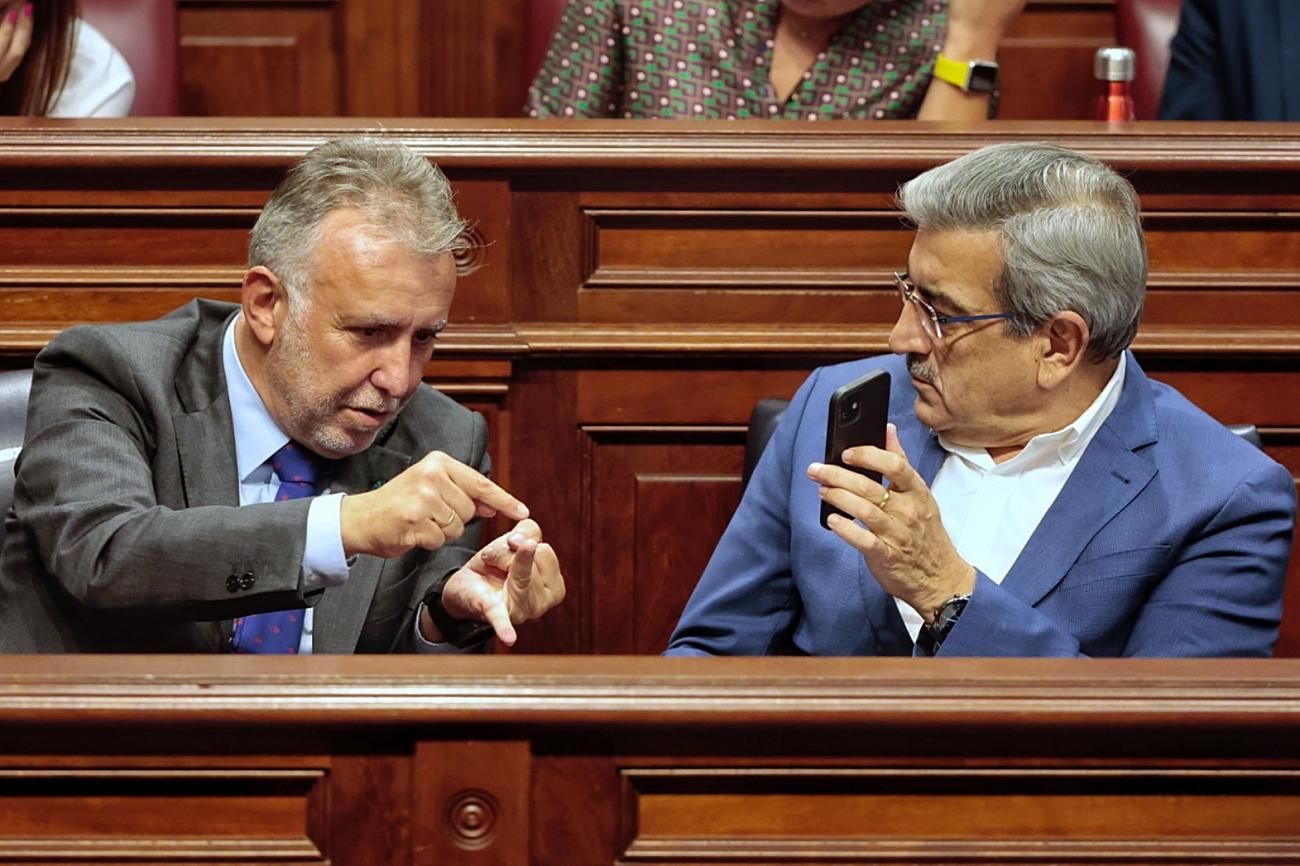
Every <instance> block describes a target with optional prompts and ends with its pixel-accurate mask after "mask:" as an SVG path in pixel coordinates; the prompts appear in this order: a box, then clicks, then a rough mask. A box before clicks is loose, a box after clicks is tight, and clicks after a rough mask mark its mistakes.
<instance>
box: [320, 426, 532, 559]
mask: <svg viewBox="0 0 1300 866" xmlns="http://www.w3.org/2000/svg"><path fill="white" fill-rule="evenodd" d="M498 513H500V514H504V515H505V516H506V517H508V518H510V519H511V520H514V521H519V520H523V519H525V518H526V517H528V508H527V507H526V506H525V505H524V504H523V503H522V502H520V501H519V500H518V499H515V498H514V497H513V496H511V495H510V494H509V493H507V492H506V491H504V490H502V489H501V488H500V487H498V486H497V485H496V484H493V483H492V482H491V481H489V480H488V479H487V477H486V476H484V475H482V474H481V473H479V472H477V471H475V470H474V469H471V468H470V467H468V466H466V465H465V464H464V463H461V462H460V461H458V460H456V459H455V458H452V457H449V456H448V455H446V454H444V453H442V452H441V451H431V452H430V453H429V454H427V455H426V456H425V457H424V459H423V460H421V461H420V462H419V463H416V464H415V465H414V466H411V467H409V468H407V469H406V470H405V471H404V472H402V474H400V475H398V476H397V477H396V478H394V479H392V480H391V481H389V482H388V483H387V484H385V485H384V486H383V487H380V488H379V489H378V490H371V491H370V492H368V493H359V494H356V495H354V496H345V497H343V502H342V505H341V506H340V514H339V522H340V524H341V527H340V528H341V529H342V533H343V550H344V552H345V553H346V554H347V555H348V556H352V555H353V554H356V553H368V554H371V555H373V556H381V557H384V558H385V559H387V558H391V557H394V556H400V555H401V554H403V553H406V552H407V551H408V550H410V549H412V548H415V547H422V548H424V549H425V550H437V549H438V548H440V547H442V546H443V545H444V544H446V543H448V542H450V541H455V540H456V539H458V538H460V537H461V535H462V534H464V532H465V524H467V523H469V522H470V521H471V520H473V519H474V516H475V515H476V514H477V515H478V516H480V517H493V516H495V515H496V514H498Z"/></svg>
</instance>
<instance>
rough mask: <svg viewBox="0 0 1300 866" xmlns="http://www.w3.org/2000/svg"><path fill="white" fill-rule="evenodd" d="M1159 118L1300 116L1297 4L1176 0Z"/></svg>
mask: <svg viewBox="0 0 1300 866" xmlns="http://www.w3.org/2000/svg"><path fill="white" fill-rule="evenodd" d="M1169 53H1170V57H1169V73H1168V75H1166V77H1165V89H1164V96H1163V98H1162V99H1161V102H1160V119H1161V120H1300V81H1297V80H1296V78H1295V70H1296V65H1297V63H1300V3H1296V2H1295V0H1183V5H1182V11H1181V13H1180V17H1179V20H1178V33H1177V35H1176V36H1174V39H1173V42H1172V43H1170V46H1169Z"/></svg>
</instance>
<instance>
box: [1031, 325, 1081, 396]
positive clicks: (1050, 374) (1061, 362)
mask: <svg viewBox="0 0 1300 866" xmlns="http://www.w3.org/2000/svg"><path fill="white" fill-rule="evenodd" d="M1090 336H1091V335H1090V333H1089V331H1088V323H1087V322H1086V321H1084V319H1083V316H1080V315H1079V314H1078V313H1076V312H1074V311H1073V310H1066V311H1065V312H1063V313H1057V314H1056V315H1055V316H1053V317H1052V318H1051V319H1050V320H1049V321H1048V322H1047V323H1046V324H1045V325H1043V328H1042V339H1041V343H1040V345H1041V347H1042V348H1041V355H1040V357H1039V364H1038V384H1039V385H1040V386H1041V387H1043V388H1055V387H1056V386H1057V385H1059V384H1060V383H1061V382H1063V381H1065V380H1066V379H1067V378H1068V377H1069V375H1070V373H1072V372H1073V371H1074V370H1075V369H1076V368H1077V367H1078V366H1079V365H1080V364H1081V363H1083V359H1084V352H1085V350H1086V349H1087V348H1088V339H1089V337H1090Z"/></svg>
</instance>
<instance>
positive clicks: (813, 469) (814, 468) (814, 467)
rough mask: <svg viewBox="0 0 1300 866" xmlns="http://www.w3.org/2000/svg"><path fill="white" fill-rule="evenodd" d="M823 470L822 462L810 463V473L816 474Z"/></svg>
mask: <svg viewBox="0 0 1300 866" xmlns="http://www.w3.org/2000/svg"><path fill="white" fill-rule="evenodd" d="M821 471H822V465H821V464H820V463H810V464H808V474H809V475H816V474H817V473H818V472H821Z"/></svg>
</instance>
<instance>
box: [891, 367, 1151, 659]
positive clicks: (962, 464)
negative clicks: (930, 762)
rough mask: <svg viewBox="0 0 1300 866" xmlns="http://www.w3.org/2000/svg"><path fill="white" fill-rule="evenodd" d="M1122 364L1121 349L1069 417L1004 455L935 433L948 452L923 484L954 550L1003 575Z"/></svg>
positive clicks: (902, 609)
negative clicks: (1091, 395) (1084, 404)
mask: <svg viewBox="0 0 1300 866" xmlns="http://www.w3.org/2000/svg"><path fill="white" fill-rule="evenodd" d="M1126 364H1127V361H1126V360H1125V357H1124V355H1120V360H1119V364H1118V365H1117V366H1116V367H1115V372H1114V373H1113V374H1111V377H1110V381H1108V382H1107V383H1106V386H1105V387H1104V388H1102V389H1101V393H1100V394H1098V395H1097V399H1095V400H1093V401H1092V404H1091V405H1090V406H1088V408H1087V409H1085V410H1084V411H1083V414H1082V415H1080V416H1079V417H1078V418H1076V419H1075V420H1074V423H1072V424H1069V425H1068V426H1066V427H1064V428H1062V429H1060V430H1057V431H1056V432H1054V433H1042V434H1040V435H1038V436H1035V437H1034V438H1033V439H1030V440H1029V442H1028V444H1026V445H1025V447H1024V450H1023V451H1021V452H1020V453H1019V454H1017V455H1016V456H1015V457H1012V458H1011V459H1010V460H1007V461H1006V462H1004V463H997V462H995V461H994V460H993V458H992V457H990V456H989V453H988V451H986V450H985V449H983V448H966V447H963V446H961V445H954V444H953V443H951V442H948V441H947V440H946V439H944V438H943V436H939V437H938V439H939V444H940V445H941V446H942V447H943V449H944V450H945V451H947V452H948V457H947V458H946V459H945V460H944V462H943V466H941V467H940V468H939V472H938V474H937V475H936V476H935V478H934V483H933V484H931V485H930V492H931V493H933V494H934V499H935V502H936V503H937V504H938V506H939V514H940V517H941V518H942V520H943V528H944V529H946V530H947V531H948V536H949V537H950V538H951V539H952V543H953V545H954V546H955V547H956V548H957V552H958V553H960V554H961V557H962V558H963V559H965V560H966V561H967V562H969V563H970V564H971V565H973V566H975V567H976V568H978V569H979V570H980V571H982V572H983V573H984V574H985V575H987V576H988V578H989V579H990V580H992V581H993V582H994V583H999V584H1000V583H1002V580H1003V578H1005V577H1006V576H1007V572H1008V571H1010V570H1011V566H1012V565H1014V564H1015V561H1016V559H1017V558H1018V557H1019V556H1020V552H1021V551H1022V550H1024V548H1025V545H1026V544H1028V543H1029V537H1030V536H1031V535H1033V534H1034V530H1035V529H1037V528H1038V524H1039V523H1040V522H1041V521H1042V519H1043V515H1045V514H1046V513H1047V509H1049V508H1051V507H1052V503H1053V502H1055V501H1056V497H1057V496H1059V495H1060V493H1061V490H1062V488H1064V487H1065V482H1066V481H1068V480H1069V478H1070V473H1072V472H1073V471H1074V468H1075V467H1076V466H1078V465H1079V459H1080V458H1081V457H1082V456H1083V452H1084V451H1085V450H1087V448H1088V443H1090V442H1092V439H1093V437H1094V436H1096V435H1097V431H1098V430H1100V429H1101V425H1102V424H1104V423H1105V421H1106V419H1107V418H1108V417H1110V413H1111V412H1112V411H1113V410H1114V408H1115V404H1116V403H1118V402H1119V395H1120V391H1121V390H1122V389H1123V387H1124V369H1125V365H1126ZM894 601H895V602H896V603H897V604H898V612H899V613H901V614H902V616H903V623H904V625H906V626H907V632H908V634H910V635H911V636H912V640H913V641H915V640H916V638H917V635H918V634H920V632H921V625H922V623H923V622H924V620H923V619H922V617H921V615H920V614H919V613H917V612H916V611H915V610H913V609H912V607H911V606H910V605H909V604H907V603H906V602H904V601H901V600H899V599H894Z"/></svg>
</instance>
